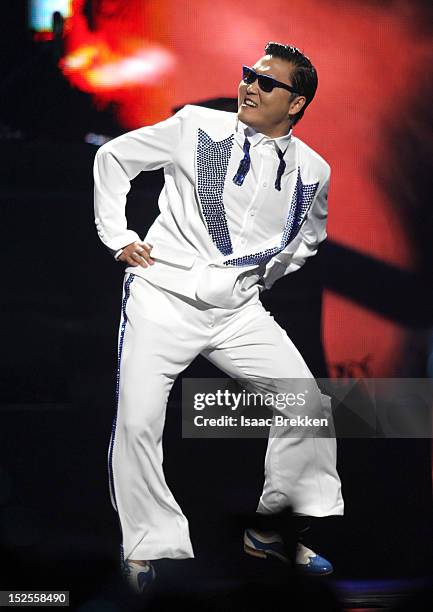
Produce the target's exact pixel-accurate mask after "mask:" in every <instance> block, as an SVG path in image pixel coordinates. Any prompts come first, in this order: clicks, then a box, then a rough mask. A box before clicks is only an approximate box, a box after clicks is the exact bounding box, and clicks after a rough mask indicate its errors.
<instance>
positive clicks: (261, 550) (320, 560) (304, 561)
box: [244, 529, 334, 576]
mask: <svg viewBox="0 0 433 612" xmlns="http://www.w3.org/2000/svg"><path fill="white" fill-rule="evenodd" d="M244 551H245V552H246V553H248V554H249V555H252V556H253V557H260V558H262V559H265V558H266V557H269V556H271V557H276V558H277V559H279V560H280V561H283V562H284V563H289V559H288V557H287V554H286V551H285V548H284V544H283V541H282V539H281V537H280V536H279V534H278V533H274V532H268V533H266V534H265V533H259V532H258V531H255V530H253V529H246V530H245V533H244ZM295 565H296V568H297V569H298V570H299V571H300V572H302V573H303V574H307V575H309V576H326V575H327V574H332V572H333V571H334V568H333V567H332V564H331V563H330V562H329V561H328V560H327V559H325V558H324V557H321V556H320V555H318V554H317V553H315V552H314V551H313V550H311V549H310V548H307V547H306V546H304V545H303V544H301V543H300V542H298V546H297V549H296V563H295Z"/></svg>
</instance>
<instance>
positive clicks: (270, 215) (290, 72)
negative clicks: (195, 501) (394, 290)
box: [94, 43, 343, 591]
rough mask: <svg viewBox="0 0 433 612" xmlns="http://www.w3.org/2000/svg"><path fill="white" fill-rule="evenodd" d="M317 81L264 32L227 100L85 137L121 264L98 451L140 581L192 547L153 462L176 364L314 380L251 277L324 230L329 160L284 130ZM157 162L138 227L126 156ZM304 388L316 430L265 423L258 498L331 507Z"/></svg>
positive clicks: (320, 399)
mask: <svg viewBox="0 0 433 612" xmlns="http://www.w3.org/2000/svg"><path fill="white" fill-rule="evenodd" d="M316 88H317V74H316V70H315V68H314V67H313V65H312V64H311V62H310V60H309V59H308V58H307V57H306V56H304V55H303V54H302V53H301V52H300V51H299V50H298V49H296V48H294V47H290V46H287V45H281V44H278V43H268V44H267V45H266V47H265V56H264V57H262V58H261V59H260V60H259V61H257V62H256V63H255V65H254V66H253V67H252V68H249V67H246V66H244V68H243V77H242V80H241V82H240V84H239V91H238V106H239V109H238V112H237V114H236V113H228V112H224V111H216V110H212V109H207V108H202V107H198V106H193V105H187V106H185V107H184V108H182V109H181V110H180V111H179V112H177V113H176V114H175V115H174V116H172V117H170V118H169V119H166V120H165V121H162V122H160V123H158V124H156V125H153V126H146V127H143V128H140V129H137V130H134V131H131V132H129V133H126V134H124V135H122V136H120V137H119V138H116V139H114V140H112V141H110V142H108V143H107V144H105V145H104V146H102V147H101V148H100V149H99V150H98V152H97V155H96V158H95V166H94V176H95V221H96V226H97V229H98V233H99V236H100V238H101V240H102V242H103V243H104V244H105V245H106V246H107V247H108V248H109V249H110V251H111V252H112V254H113V255H114V257H115V258H116V259H118V260H119V261H122V262H124V263H126V264H128V266H127V268H126V271H125V282H124V288H123V301H122V316H121V322H120V329H119V354H118V375H117V409H116V416H115V418H114V421H113V429H112V434H111V439H110V445H109V452H108V465H109V484H110V495H111V500H112V504H113V506H114V508H115V509H116V511H117V513H118V517H119V522H120V527H121V531H122V545H121V556H122V563H123V566H124V569H125V571H126V573H127V575H128V577H129V580H130V582H131V584H132V585H133V586H134V588H135V589H136V590H138V591H140V590H142V588H144V586H145V585H146V584H148V583H149V582H150V581H151V580H152V579H153V577H154V574H155V573H154V569H153V566H152V564H151V563H150V561H151V560H154V559H159V558H162V557H168V558H176V559H182V558H188V557H193V556H194V553H193V550H192V546H191V541H190V537H189V530H188V522H187V519H186V517H185V516H184V515H183V513H182V510H181V509H180V507H179V506H178V504H177V502H176V500H175V499H174V497H173V495H172V493H171V492H170V490H169V488H168V487H167V484H166V482H165V478H164V474H163V470H162V433H163V426H164V417H165V409H166V404H167V399H168V395H169V393H170V390H171V387H172V385H173V383H174V380H175V379H176V377H177V376H178V375H179V373H180V372H182V371H183V370H184V369H185V368H186V367H187V366H188V365H189V364H190V363H191V361H192V360H193V359H194V358H195V357H196V356H197V355H199V354H202V355H204V356H205V357H206V358H207V359H209V360H210V361H211V362H212V363H214V364H216V365H217V366H218V367H219V368H220V369H221V370H223V371H224V372H226V373H227V374H228V375H230V376H232V377H237V378H247V379H250V380H251V381H260V384H261V388H262V389H264V388H266V386H267V384H268V383H267V381H272V380H274V381H275V380H278V381H280V382H279V383H278V390H280V391H281V390H283V391H284V390H286V391H289V390H291V389H292V386H291V380H290V379H292V380H294V379H309V380H310V381H311V380H314V379H313V376H312V374H311V372H310V370H309V369H308V367H307V365H306V364H305V362H304V360H303V358H302V356H301V355H300V353H299V352H298V350H297V349H296V347H295V346H294V345H293V343H292V342H291V340H290V339H289V338H288V336H287V334H286V333H285V332H284V330H282V329H281V328H280V327H279V326H278V324H277V323H276V322H275V321H274V319H273V318H272V317H271V316H270V314H269V313H268V312H267V311H266V310H265V309H264V307H263V306H262V304H261V303H260V301H259V293H260V292H261V291H262V290H264V289H269V288H270V287H271V286H272V285H273V283H274V282H275V281H276V280H277V279H278V278H280V277H282V276H284V275H285V274H288V273H291V272H294V271H296V270H298V269H299V268H300V267H301V266H302V265H303V264H304V262H305V260H306V259H307V258H308V257H310V256H312V255H314V254H315V253H316V251H317V247H318V245H319V243H320V242H321V241H323V240H324V239H325V238H326V219H327V194H328V187H329V176H330V167H329V165H328V164H327V163H326V162H325V161H324V160H323V159H322V158H321V157H320V156H319V155H318V154H317V153H315V152H314V151H313V150H312V149H310V148H309V147H308V146H307V145H306V144H305V143H303V142H302V141H301V140H299V139H298V138H295V137H294V136H293V135H292V126H293V125H295V124H296V123H297V122H298V121H299V120H300V118H301V117H302V115H303V113H304V111H305V109H306V107H307V106H308V104H309V103H310V102H311V100H312V99H313V97H314V94H315V91H316ZM158 168H163V169H164V177H165V184H164V188H163V190H162V192H161V194H160V197H159V208H160V211H161V213H160V215H159V216H158V217H157V219H156V220H155V222H154V223H153V225H152V226H151V227H150V229H149V231H148V232H147V235H146V236H145V238H144V240H141V238H140V236H139V235H138V234H137V233H136V232H135V231H133V230H130V229H127V224H126V218H125V203H126V195H127V193H128V191H129V189H130V181H131V179H133V178H134V177H135V176H137V174H139V172H141V171H143V170H156V169H158ZM257 384H259V383H257ZM314 384H315V383H314ZM259 386H260V385H259ZM315 388H316V392H317V397H316V400H315V404H314V402H313V404H314V408H315V409H316V410H318V411H320V412H321V413H322V415H323V414H325V413H326V416H327V417H328V418H329V422H330V425H329V430H328V434H329V437H321V438H314V437H311V436H308V435H306V432H305V431H304V432H302V431H300V432H299V434H298V435H297V436H296V437H294V435H293V432H292V435H290V432H288V435H287V436H281V437H270V438H269V442H268V448H267V452H266V458H265V484H264V489H263V493H262V496H261V498H260V501H259V505H258V508H257V511H258V512H259V513H263V514H269V513H275V512H279V511H280V510H282V509H284V508H285V507H286V506H288V505H291V506H292V507H293V509H294V512H295V513H296V514H298V515H302V516H307V517H308V516H328V515H341V514H343V500H342V496H341V485H340V479H339V477H338V474H337V471H336V441H335V438H333V437H332V433H329V432H332V414H331V412H330V401H329V398H328V397H327V396H324V395H322V394H320V391H319V390H318V388H317V385H315ZM274 389H275V387H274ZM271 434H272V430H271ZM244 547H245V550H246V551H247V552H249V553H250V554H255V555H257V556H267V555H276V556H279V557H281V556H282V553H281V550H282V549H281V541H280V540H279V538H278V537H277V536H276V535H275V534H266V533H259V532H257V531H253V530H246V532H245V540H244ZM296 563H297V565H298V566H299V567H303V568H304V569H305V570H306V571H308V572H310V573H319V574H321V573H330V572H331V571H332V566H331V564H330V563H329V562H328V561H327V560H326V559H324V558H323V557H321V556H320V555H317V554H316V553H314V552H313V551H311V550H310V549H308V548H306V547H305V546H303V545H301V544H300V545H299V547H298V554H297V557H296Z"/></svg>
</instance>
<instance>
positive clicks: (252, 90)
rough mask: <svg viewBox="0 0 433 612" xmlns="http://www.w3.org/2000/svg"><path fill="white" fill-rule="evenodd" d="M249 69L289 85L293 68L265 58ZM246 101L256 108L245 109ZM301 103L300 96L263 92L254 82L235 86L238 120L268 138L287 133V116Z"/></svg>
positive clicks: (300, 105) (294, 113)
mask: <svg viewBox="0 0 433 612" xmlns="http://www.w3.org/2000/svg"><path fill="white" fill-rule="evenodd" d="M251 68H253V69H254V70H255V71H256V72H258V73H259V74H266V75H268V76H271V77H273V78H274V79H276V80H277V81H281V82H282V83H285V84H286V85H290V86H293V83H292V80H291V75H292V72H293V66H292V65H291V64H290V63H289V62H287V61H286V60H283V59H281V58H279V57H272V56H271V55H265V56H263V57H262V58H261V59H259V61H258V62H256V63H255V64H254V66H251ZM292 96H293V100H292ZM246 99H248V100H250V101H251V102H254V104H255V105H256V106H254V107H253V106H247V104H246V103H245V100H246ZM305 102H306V98H305V97H304V96H298V95H294V94H292V93H291V92H290V91H287V89H283V88H282V87H274V89H273V90H272V91H271V92H268V93H266V92H265V91H262V90H261V89H260V87H259V84H258V81H257V80H256V81H254V83H251V84H250V85H247V84H246V83H244V82H243V81H241V82H240V83H239V89H238V117H239V119H240V120H241V121H242V122H243V123H245V124H246V125H249V126H250V127H253V128H254V129H255V130H257V131H258V132H261V133H262V134H266V135H267V136H269V137H270V138H278V137H279V136H284V135H285V134H287V132H288V131H289V129H290V126H291V121H290V116H292V117H293V116H294V115H296V113H297V112H299V111H300V110H301V108H302V107H303V106H304V104H305Z"/></svg>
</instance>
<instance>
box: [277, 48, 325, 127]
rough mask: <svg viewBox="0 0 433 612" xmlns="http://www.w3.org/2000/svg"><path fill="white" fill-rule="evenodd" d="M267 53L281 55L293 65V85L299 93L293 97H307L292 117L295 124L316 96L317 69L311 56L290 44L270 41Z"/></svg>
mask: <svg viewBox="0 0 433 612" xmlns="http://www.w3.org/2000/svg"><path fill="white" fill-rule="evenodd" d="M265 54H266V55H272V57H280V58H281V59H284V60H286V61H287V62H290V63H291V64H292V65H293V68H294V69H293V74H292V86H293V87H294V88H295V89H296V91H297V92H298V93H297V94H292V99H294V98H295V97H296V96H297V95H302V96H305V98H306V102H305V104H304V106H303V107H302V109H301V110H300V111H299V113H296V115H294V117H293V119H292V124H293V125H295V124H296V123H298V121H299V120H300V119H302V117H303V115H304V111H305V109H306V108H307V106H308V105H309V104H310V102H311V101H312V99H313V98H314V94H315V93H316V89H317V71H316V69H315V67H314V66H313V64H312V63H311V61H310V58H309V57H307V56H306V55H304V54H303V53H302V51H300V50H299V49H297V48H296V47H291V46H290V45H283V44H281V43H276V42H268V44H267V45H266V46H265Z"/></svg>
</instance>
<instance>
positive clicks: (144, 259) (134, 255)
mask: <svg viewBox="0 0 433 612" xmlns="http://www.w3.org/2000/svg"><path fill="white" fill-rule="evenodd" d="M152 246H153V245H151V244H147V242H132V243H131V244H128V245H127V246H125V247H123V251H122V253H121V254H120V255H119V257H118V258H117V260H118V261H124V262H125V263H128V264H129V265H130V266H143V268H147V266H148V265H153V264H154V263H155V260H154V259H152V258H151V256H150V251H151V250H152Z"/></svg>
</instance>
